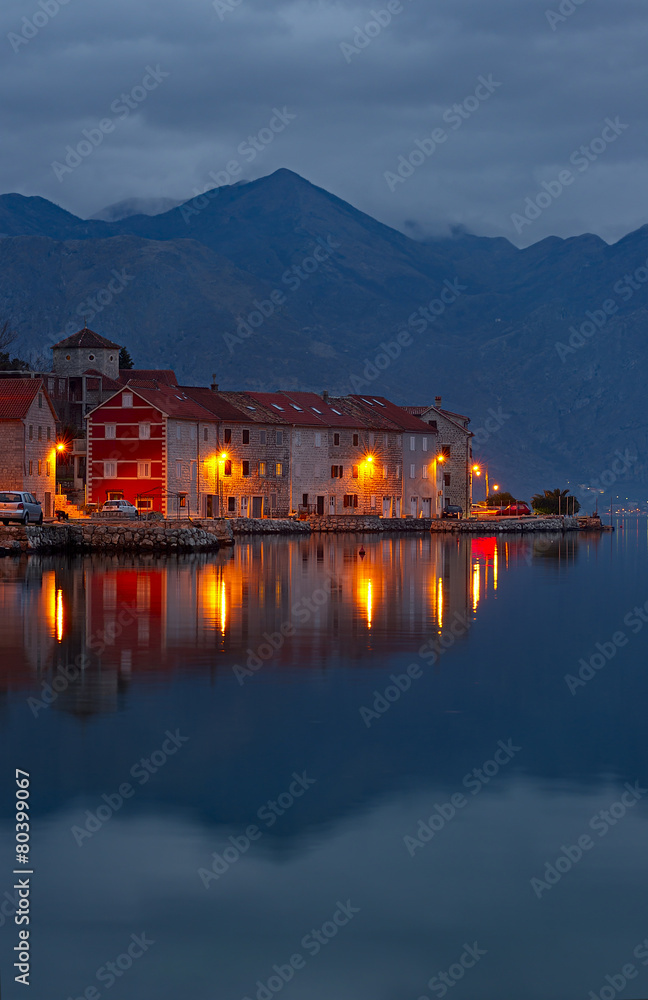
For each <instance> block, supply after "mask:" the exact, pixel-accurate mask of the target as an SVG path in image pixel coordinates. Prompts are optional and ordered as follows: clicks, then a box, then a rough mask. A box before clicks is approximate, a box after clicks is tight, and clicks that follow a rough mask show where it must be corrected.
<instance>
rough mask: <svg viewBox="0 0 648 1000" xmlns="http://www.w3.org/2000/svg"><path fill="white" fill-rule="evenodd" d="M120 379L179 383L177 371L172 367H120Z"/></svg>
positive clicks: (166, 383) (169, 383) (164, 383)
mask: <svg viewBox="0 0 648 1000" xmlns="http://www.w3.org/2000/svg"><path fill="white" fill-rule="evenodd" d="M119 381H120V382H121V383H123V384H124V385H125V384H126V383H127V382H157V383H159V384H160V385H177V384H178V380H177V378H176V373H175V372H174V371H173V369H171V368H120V369H119Z"/></svg>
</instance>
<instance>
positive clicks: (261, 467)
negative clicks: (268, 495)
mask: <svg viewBox="0 0 648 1000" xmlns="http://www.w3.org/2000/svg"><path fill="white" fill-rule="evenodd" d="M265 474H266V464H265V462H259V475H260V476H265Z"/></svg>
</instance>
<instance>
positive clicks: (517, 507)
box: [497, 500, 533, 517]
mask: <svg viewBox="0 0 648 1000" xmlns="http://www.w3.org/2000/svg"><path fill="white" fill-rule="evenodd" d="M497 513H498V514H502V515H503V516H504V517H519V516H520V515H526V514H532V513H533V511H532V510H531V508H530V507H529V505H528V504H526V503H524V501H522V500H520V501H518V502H517V503H510V504H509V505H508V507H500V508H499V510H498V511H497Z"/></svg>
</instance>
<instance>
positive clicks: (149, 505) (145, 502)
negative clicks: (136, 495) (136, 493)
mask: <svg viewBox="0 0 648 1000" xmlns="http://www.w3.org/2000/svg"><path fill="white" fill-rule="evenodd" d="M137 506H138V508H139V509H140V510H153V500H151V499H149V498H144V499H142V498H141V497H140V499H139V500H138V501H137Z"/></svg>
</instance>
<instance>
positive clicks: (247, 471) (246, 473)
mask: <svg viewBox="0 0 648 1000" xmlns="http://www.w3.org/2000/svg"><path fill="white" fill-rule="evenodd" d="M243 475H244V476H249V475H250V463H249V461H247V459H246V460H245V461H244V462H243Z"/></svg>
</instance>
